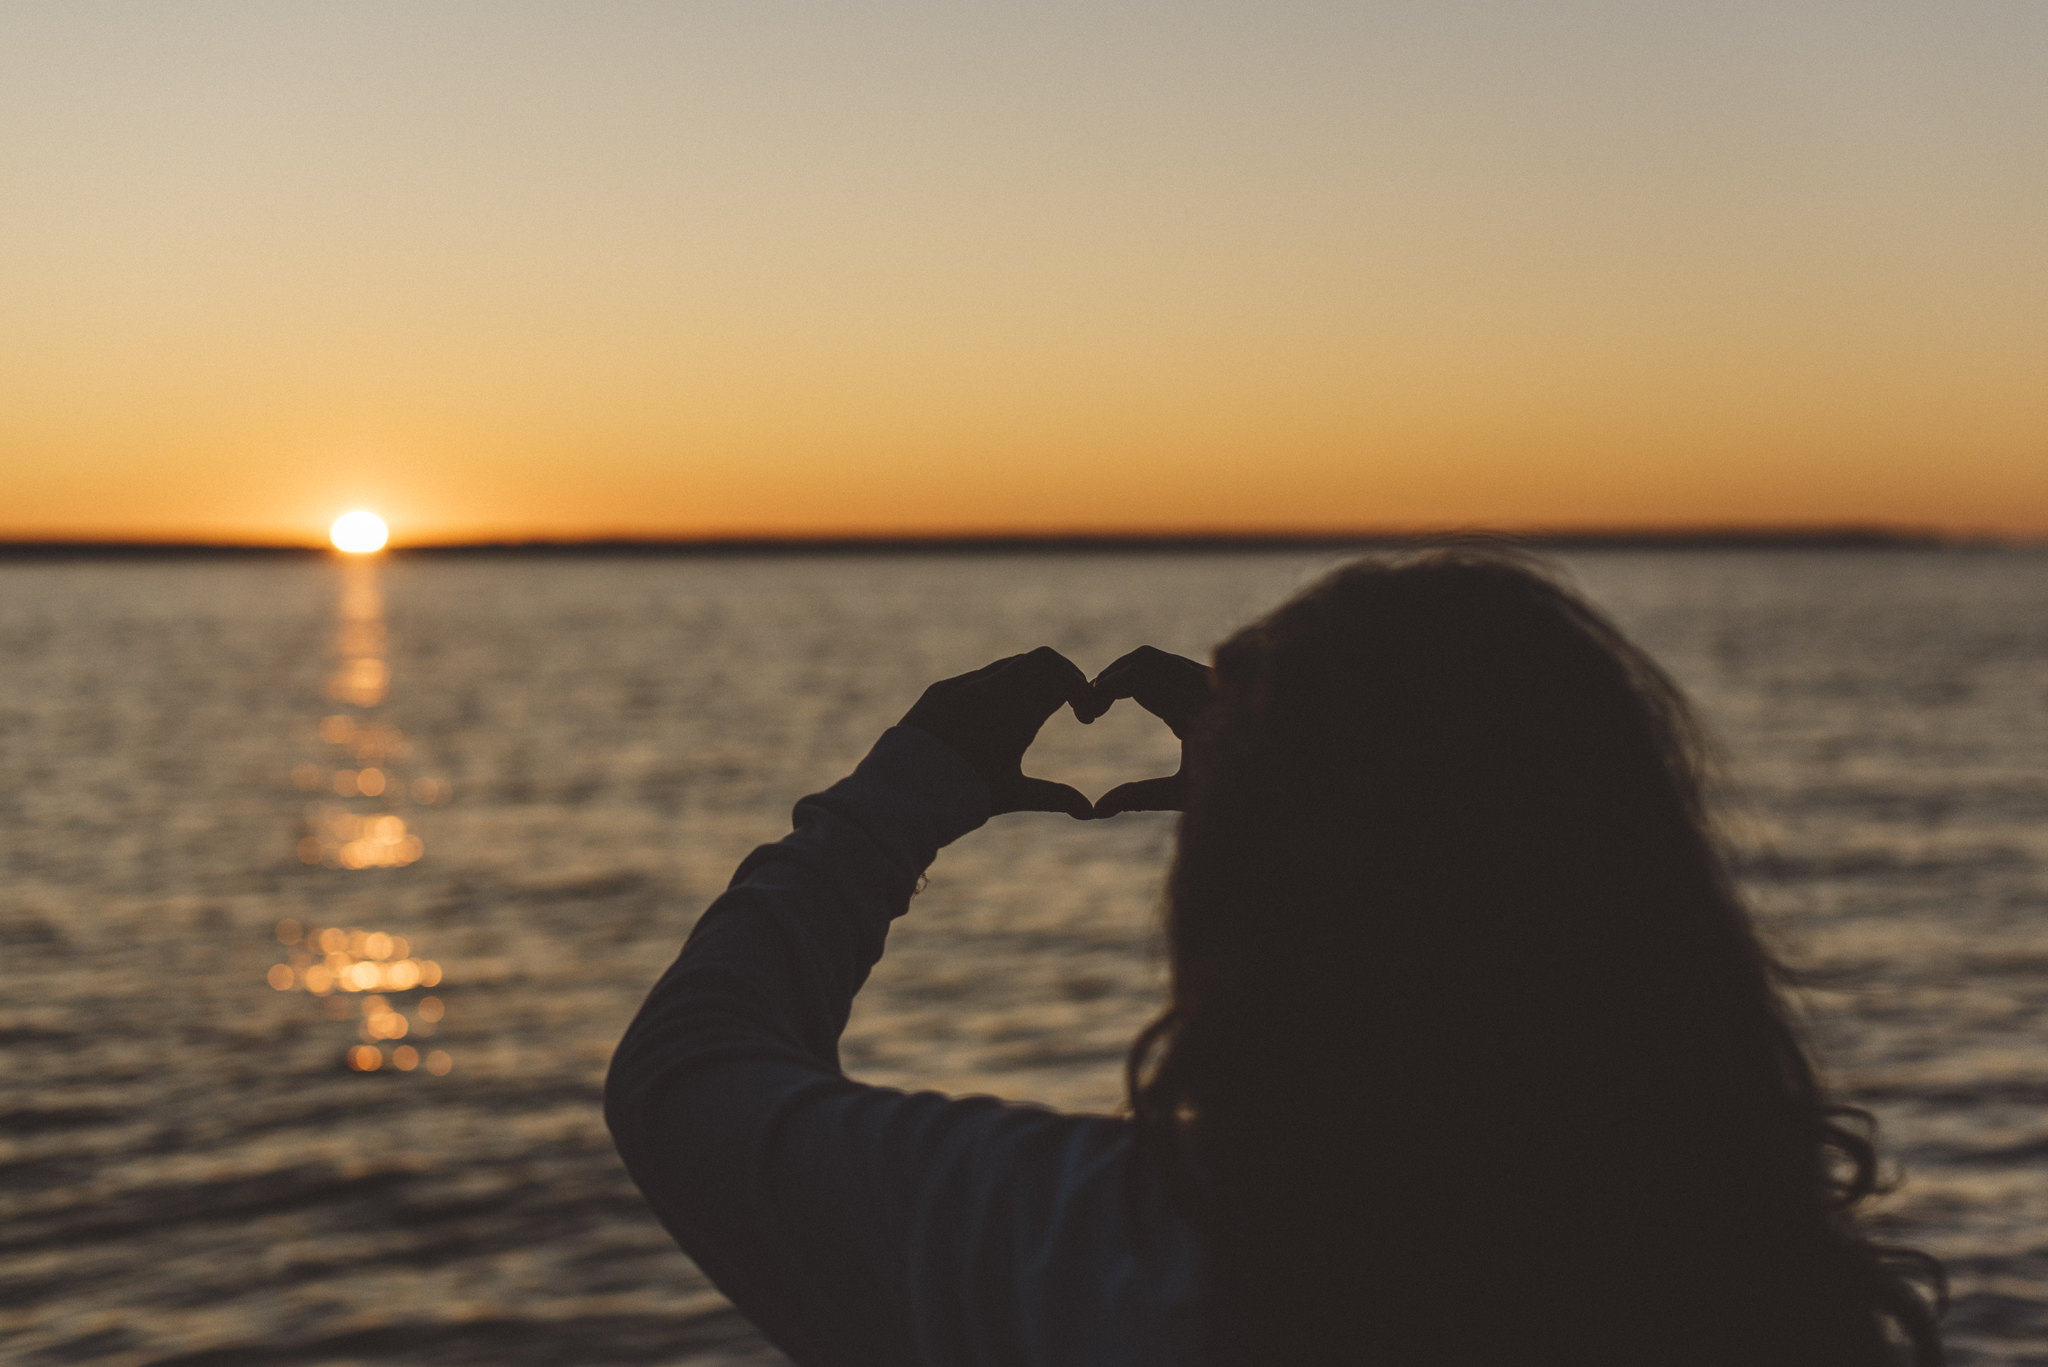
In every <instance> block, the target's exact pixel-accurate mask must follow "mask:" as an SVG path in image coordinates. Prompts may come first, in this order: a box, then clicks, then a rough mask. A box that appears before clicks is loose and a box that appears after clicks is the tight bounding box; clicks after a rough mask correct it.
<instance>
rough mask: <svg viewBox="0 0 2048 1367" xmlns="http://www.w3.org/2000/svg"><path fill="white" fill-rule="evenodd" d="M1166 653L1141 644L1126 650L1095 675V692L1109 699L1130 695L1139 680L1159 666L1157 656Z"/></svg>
mask: <svg viewBox="0 0 2048 1367" xmlns="http://www.w3.org/2000/svg"><path fill="white" fill-rule="evenodd" d="M1164 654H1166V652H1165V651H1163V650H1160V649H1158V648H1156V647H1154V646H1139V647H1138V648H1137V649H1136V650H1131V651H1126V652H1125V653H1124V654H1122V655H1119V656H1117V657H1116V658H1115V659H1114V660H1111V661H1110V662H1109V664H1108V665H1107V666H1106V667H1105V668H1104V669H1103V671H1102V672H1101V673H1100V674H1097V675H1096V676H1095V692H1096V693H1097V695H1098V696H1100V697H1103V698H1109V699H1115V698H1128V697H1130V696H1131V690H1132V689H1133V688H1135V687H1137V686H1138V682H1139V680H1140V679H1141V678H1143V677H1144V676H1145V675H1146V674H1147V673H1148V672H1149V671H1150V670H1151V669H1154V668H1156V667H1157V666H1156V665H1155V664H1154V660H1155V658H1156V657H1158V656H1162V655H1164Z"/></svg>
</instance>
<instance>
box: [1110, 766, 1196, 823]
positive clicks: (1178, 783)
mask: <svg viewBox="0 0 2048 1367" xmlns="http://www.w3.org/2000/svg"><path fill="white" fill-rule="evenodd" d="M1185 810H1187V781H1186V780H1185V779H1184V778H1182V777H1181V776H1180V775H1179V774H1170V775H1168V776H1167V777H1165V778H1141V779H1139V780H1137V781H1136V782H1135V783H1119V784H1118V785H1117V786H1116V787H1114V788H1112V789H1110V790H1109V791H1108V792H1106V793H1104V794H1103V795H1102V796H1101V797H1099V798H1097V799H1096V801H1095V815H1097V816H1098V817H1102V816H1115V815H1116V814H1117V813H1118V812H1179V811H1185Z"/></svg>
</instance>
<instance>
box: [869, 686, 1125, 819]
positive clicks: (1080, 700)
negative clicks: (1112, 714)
mask: <svg viewBox="0 0 2048 1367" xmlns="http://www.w3.org/2000/svg"><path fill="white" fill-rule="evenodd" d="M1061 703H1068V704H1071V705H1072V707H1073V709H1074V715H1075V716H1077V717H1079V718H1080V719H1081V720H1082V721H1084V722H1090V721H1094V720H1095V719H1096V718H1097V717H1099V716H1101V715H1102V713H1103V711H1104V710H1106V709H1107V707H1108V704H1107V703H1106V702H1105V703H1102V704H1101V705H1100V706H1098V705H1097V702H1096V695H1095V693H1094V692H1093V691H1092V690H1091V689H1090V688H1089V687H1088V677H1087V675H1085V674H1083V673H1082V672H1081V671H1080V669H1079V668H1078V667H1077V666H1076V665H1075V664H1074V662H1073V661H1072V660H1069V659H1068V658H1067V657H1066V656H1064V655H1062V654H1060V653H1059V652H1058V651H1057V650H1054V649H1053V648H1052V647H1051V646H1040V647H1039V648H1038V649H1036V650H1034V651H1032V652H1031V653H1030V654H1028V655H1012V656H1009V657H1008V658H1006V659H1001V660H997V661H996V662H995V663H994V664H990V665H983V666H982V667H981V668H980V669H977V670H975V671H973V672H972V673H968V674H961V675H959V676H957V677H955V678H951V679H941V680H939V681H938V682H937V683H935V684H933V685H932V686H931V687H930V688H927V689H926V690H925V691H924V696H922V697H920V698H919V699H918V700H917V705H916V706H914V707H912V708H911V709H910V710H909V711H908V712H906V713H904V714H903V722H902V724H903V725H905V726H915V727H916V728H917V729H918V730H920V731H924V732H927V733H929V734H931V735H933V736H936V737H938V739H940V740H941V741H943V742H945V743H946V744H947V745H949V746H951V747H952V748H953V750H954V751H956V752H957V753H958V754H959V755H960V757H961V758H962V759H965V760H966V761H967V762H968V764H970V765H972V766H973V768H974V772H975V773H977V774H979V775H981V778H982V781H983V782H984V783H986V784H988V790H989V794H990V795H991V796H992V797H993V798H994V800H995V805H994V807H993V809H992V813H993V814H1000V813H1003V812H1065V813H1066V814H1067V815H1068V816H1071V817H1075V818H1077V819H1079V820H1083V821H1085V820H1087V819H1088V818H1090V817H1091V816H1093V815H1095V808H1094V805H1093V804H1092V803H1090V802H1089V801H1088V799H1087V798H1086V797H1084V796H1083V795H1082V794H1081V793H1080V792H1078V791H1077V790H1075V789H1073V788H1069V787H1068V786H1067V785H1066V784H1064V783H1054V782H1052V781H1051V780H1050V779H1043V778H1029V777H1027V776H1026V775H1025V773H1024V768H1023V765H1024V752H1025V751H1026V750H1027V749H1029V748H1030V746H1031V742H1032V741H1033V740H1034V739H1036V738H1037V736H1038V728H1039V727H1041V726H1043V725H1045V720H1046V718H1047V717H1050V716H1051V715H1052V714H1053V713H1055V712H1057V711H1059V709H1060V704H1061Z"/></svg>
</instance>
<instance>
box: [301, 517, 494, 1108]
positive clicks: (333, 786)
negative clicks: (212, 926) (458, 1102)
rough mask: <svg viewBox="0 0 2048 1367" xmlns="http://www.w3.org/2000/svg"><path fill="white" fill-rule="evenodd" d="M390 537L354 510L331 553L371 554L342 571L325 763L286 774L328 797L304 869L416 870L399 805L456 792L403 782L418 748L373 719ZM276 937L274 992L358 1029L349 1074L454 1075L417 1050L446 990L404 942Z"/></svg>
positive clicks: (315, 819)
mask: <svg viewBox="0 0 2048 1367" xmlns="http://www.w3.org/2000/svg"><path fill="white" fill-rule="evenodd" d="M385 539H386V532H385V528H384V524H383V522H382V521H381V520H380V519H378V518H377V517H376V515H375V514H373V513H367V512H355V513H349V514H347V515H345V516H343V517H341V518H339V519H337V520H336V522H335V524H334V530H333V540H334V544H335V546H336V547H337V548H338V549H340V550H343V551H347V552H351V553H362V554H363V555H364V557H365V558H354V557H353V556H352V558H351V559H350V560H349V561H347V562H346V563H344V564H343V565H342V567H341V569H342V583H341V599H340V623H339V630H338V631H337V633H336V636H335V647H334V667H333V670H332V672H331V673H330V674H329V676H328V680H327V686H326V695H327V698H328V700H329V702H330V703H331V704H332V705H334V706H336V707H338V708H340V709H342V710H339V711H335V712H331V713H329V714H328V715H326V716H325V717H322V718H321V720H320V722H319V723H318V725H317V726H316V727H315V728H314V732H315V735H316V736H317V737H318V740H319V743H320V746H321V754H320V759H319V760H318V761H314V760H305V761H301V762H300V763H298V764H296V765H294V766H293V767H292V771H291V777H292V785H293V786H294V787H295V788H297V789H299V790H300V791H302V792H305V793H308V794H313V793H318V794H320V795H321V796H320V798H319V800H316V801H310V802H308V803H307V804H306V805H305V807H304V808H302V809H301V812H300V821H301V826H300V829H301V834H300V836H299V839H298V841H297V843H296V845H295V846H294V853H295V854H296V856H297V858H298V861H299V862H300V863H301V864H303V865H308V866H312V867H313V868H317V869H326V870H334V871H338V872H341V873H345V874H347V873H356V872H360V871H365V870H374V869H396V868H404V867H406V866H408V865H411V864H414V863H417V862H418V861H419V859H420V858H421V857H422V856H423V855H424V854H425V853H426V844H425V842H424V841H423V840H422V839H421V838H420V836H419V835H418V833H417V832H416V831H414V830H413V829H412V826H411V823H409V822H408V820H407V818H406V817H405V816H403V815H400V814H399V813H398V812H397V811H395V810H393V808H395V807H397V806H400V805H403V804H405V803H407V802H410V803H411V804H412V805H413V806H415V807H425V806H431V805H433V804H435V803H438V802H444V801H446V800H447V799H448V797H449V796H450V795H451V793H452V788H451V787H450V785H449V784H448V782H447V781H446V780H445V779H439V778H434V777H430V776H416V777H411V778H408V777H407V776H406V774H405V773H404V772H403V767H404V765H405V764H406V762H407V761H408V760H409V759H410V758H411V757H412V754H413V746H412V743H411V742H410V741H409V740H408V739H407V738H406V736H405V734H404V733H403V732H402V731H400V730H399V728H398V727H397V726H396V725H394V724H392V723H391V722H390V721H388V720H386V719H384V718H383V717H381V716H379V715H378V712H379V709H381V708H382V707H383V706H384V704H385V703H386V701H387V698H388V696H389V691H390V684H391V668H390V664H389V662H388V658H387V656H388V650H387V647H388V633H387V631H386V628H385V618H384V594H383V588H382V585H381V583H380V582H379V579H378V566H377V562H376V561H375V560H374V559H369V558H367V553H369V552H374V551H376V550H379V549H381V548H382V547H383V545H384V543H385ZM329 876H331V875H329ZM276 934H277V942H278V945H279V946H280V948H281V949H282V950H283V952H284V958H283V960H282V961H281V962H279V963H276V964H273V965H272V966H271V967H270V970H269V972H268V973H267V974H266V975H265V976H266V980H267V981H268V982H269V984H270V986H271V987H272V988H274V989H276V990H277V991H279V992H304V993H306V994H308V995H309V996H311V997H313V998H315V999H317V1000H319V1001H320V1003H321V1009H322V1010H323V1011H324V1012H325V1014H326V1015H327V1017H328V1018H329V1019H331V1020H335V1021H347V1020H354V1021H355V1022H356V1036H357V1041H358V1042H357V1043H355V1044H353V1045H351V1046H349V1047H348V1048H347V1050H346V1051H345V1052H344V1053H343V1055H342V1061H343V1062H344V1063H346V1065H347V1066H348V1067H349V1068H350V1069H351V1070H353V1071H355V1072H358V1073H373V1072H378V1071H381V1070H383V1069H384V1068H386V1067H387V1066H388V1067H390V1068H391V1069H394V1070H396V1071H398V1072H402V1073H409V1072H413V1071H414V1070H416V1069H420V1068H424V1069H425V1071H426V1072H428V1073H430V1074H432V1075H434V1076H436V1077H440V1076H445V1075H446V1074H447V1073H448V1072H449V1071H450V1070H451V1069H452V1068H453V1067H454V1060H453V1058H452V1057H451V1056H450V1055H449V1054H448V1052H447V1051H446V1050H445V1049H438V1048H429V1049H425V1050H424V1051H423V1050H422V1049H421V1048H420V1047H419V1045H418V1043H417V1041H421V1040H424V1039H426V1038H428V1037H430V1036H432V1035H433V1033H434V1031H435V1029H436V1027H437V1026H438V1025H439V1023H440V1021H441V1019H442V1017H443V1016H444V1015H445V1013H446V1010H447V1007H446V1004H445V1003H444V1002H443V1000H442V999H441V998H440V997H438V996H432V995H422V994H424V993H428V992H430V991H431V990H432V989H434V988H436V987H438V986H440V983H441V976H442V973H441V965H440V964H439V963H437V962H435V961H434V960H432V959H428V958H424V957H421V956H419V955H417V954H416V953H415V952H414V945H413V942H412V941H411V940H410V939H408V938H407V937H406V936H404V935H401V934H396V933H394V932H391V931H385V930H366V929H364V928H362V927H360V926H347V927H342V926H315V927H312V928H311V929H308V928H306V927H305V926H303V925H302V924H301V923H300V922H299V921H298V920H296V919H294V918H292V917H286V918H284V919H282V920H280V921H279V922H278V923H277V927H276ZM408 1012H409V1013H411V1014H410V1016H408ZM400 1041H406V1042H404V1043H401V1042H400Z"/></svg>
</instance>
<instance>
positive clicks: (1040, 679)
mask: <svg viewBox="0 0 2048 1367" xmlns="http://www.w3.org/2000/svg"><path fill="white" fill-rule="evenodd" d="M1015 668H1016V672H1017V675H1018V679H1019V682H1020V683H1021V684H1022V686H1023V687H1024V689H1025V690H1026V696H1027V697H1029V699H1030V700H1031V704H1032V706H1033V708H1034V709H1040V708H1042V709H1043V713H1044V716H1043V717H1041V718H1040V720H1043V719H1044V717H1050V716H1051V715H1052V714H1053V713H1054V712H1055V711H1056V710H1057V709H1058V708H1059V705H1060V704H1061V703H1067V704H1070V705H1071V706H1072V707H1073V708H1074V710H1075V713H1076V714H1077V715H1078V714H1079V713H1080V711H1081V709H1082V708H1084V707H1089V706H1092V705H1093V704H1094V701H1095V691H1094V690H1093V689H1092V688H1090V687H1089V686H1088V676H1087V675H1086V674H1083V673H1082V672H1081V667H1080V666H1079V665H1077V664H1075V663H1074V662H1073V661H1072V660H1069V659H1068V658H1067V657H1066V656H1064V655H1062V654H1060V653H1059V652H1058V651H1057V650H1054V649H1053V648H1052V647H1051V646H1040V647H1039V648H1038V649H1036V650H1034V651H1032V652H1031V653H1030V654H1028V655H1020V656H1018V657H1017V663H1016V666H1015Z"/></svg>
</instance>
